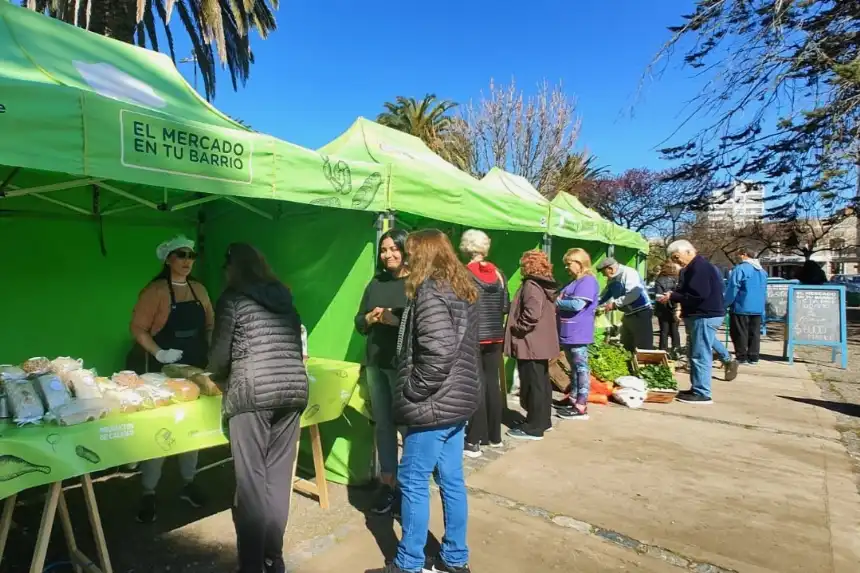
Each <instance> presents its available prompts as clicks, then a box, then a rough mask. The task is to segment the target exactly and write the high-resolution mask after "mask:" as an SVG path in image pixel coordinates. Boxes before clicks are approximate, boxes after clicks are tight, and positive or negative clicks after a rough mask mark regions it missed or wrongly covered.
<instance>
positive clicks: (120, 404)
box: [103, 385, 143, 414]
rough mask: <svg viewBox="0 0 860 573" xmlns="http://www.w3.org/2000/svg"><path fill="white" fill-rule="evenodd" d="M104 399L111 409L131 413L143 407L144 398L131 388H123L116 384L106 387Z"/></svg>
mask: <svg viewBox="0 0 860 573" xmlns="http://www.w3.org/2000/svg"><path fill="white" fill-rule="evenodd" d="M103 390H104V399H105V402H107V403H108V404H109V406H110V409H111V411H114V412H120V413H122V414H131V413H132V412H139V411H140V410H142V409H143V398H142V397H141V396H140V394H138V393H137V392H135V391H134V390H133V389H131V388H121V387H119V386H116V385H114V387H113V388H104V387H103Z"/></svg>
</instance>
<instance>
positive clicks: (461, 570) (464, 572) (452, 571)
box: [431, 558, 472, 573]
mask: <svg viewBox="0 0 860 573" xmlns="http://www.w3.org/2000/svg"><path fill="white" fill-rule="evenodd" d="M431 571H433V573H472V570H471V569H469V565H468V563H467V564H466V565H462V566H460V567H454V566H452V565H447V564H446V563H445V562H444V561H442V559H441V558H438V559H436V561H435V562H434V563H433V569H431Z"/></svg>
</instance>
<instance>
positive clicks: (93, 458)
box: [75, 446, 102, 464]
mask: <svg viewBox="0 0 860 573" xmlns="http://www.w3.org/2000/svg"><path fill="white" fill-rule="evenodd" d="M75 453H76V454H77V456H78V457H79V458H83V459H85V460H87V461H88V462H90V463H91V464H98V463H101V461H102V458H101V456H100V455H98V454H97V453H95V452H94V451H92V450H91V449H89V448H87V447H84V446H78V447H76V448H75Z"/></svg>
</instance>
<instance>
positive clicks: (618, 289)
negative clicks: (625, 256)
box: [598, 265, 651, 315]
mask: <svg viewBox="0 0 860 573" xmlns="http://www.w3.org/2000/svg"><path fill="white" fill-rule="evenodd" d="M607 302H612V303H614V304H615V306H616V307H617V308H618V310H620V311H621V312H623V313H624V314H625V315H628V314H633V313H636V312H639V311H640V310H643V309H645V308H651V299H649V298H648V288H647V287H646V286H645V283H644V282H643V281H642V277H641V276H639V272H638V271H637V270H636V269H633V268H630V267H625V266H624V265H618V273H617V274H616V275H615V276H614V277H612V278H611V279H609V282H608V283H606V287H605V288H604V289H603V292H602V293H600V300H598V304H601V305H603V304H606V303H607Z"/></svg>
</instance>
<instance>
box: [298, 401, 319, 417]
mask: <svg viewBox="0 0 860 573" xmlns="http://www.w3.org/2000/svg"><path fill="white" fill-rule="evenodd" d="M319 411H320V405H319V404H314V405H313V406H311V407H310V408H308V409H307V410H305V413H304V415H303V416H302V418H304V419H305V420H310V419H311V418H313V417H314V416H316V415H317V414H319Z"/></svg>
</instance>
